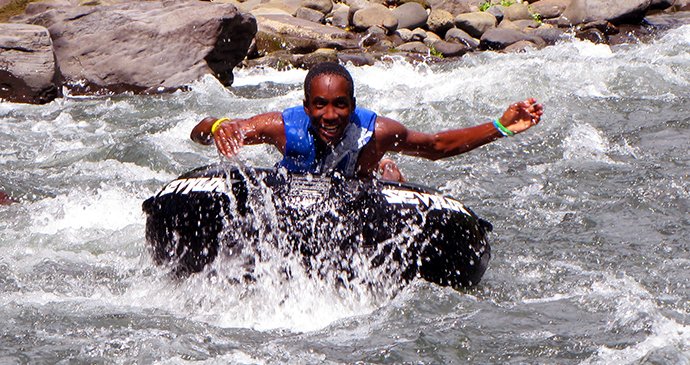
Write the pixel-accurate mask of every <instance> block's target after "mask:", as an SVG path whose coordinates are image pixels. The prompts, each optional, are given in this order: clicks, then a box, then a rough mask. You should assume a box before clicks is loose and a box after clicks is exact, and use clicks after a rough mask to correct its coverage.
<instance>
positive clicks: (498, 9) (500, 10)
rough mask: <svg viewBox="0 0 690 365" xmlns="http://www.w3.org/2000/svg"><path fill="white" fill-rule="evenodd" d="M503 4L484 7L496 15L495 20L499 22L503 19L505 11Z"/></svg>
mask: <svg viewBox="0 0 690 365" xmlns="http://www.w3.org/2000/svg"><path fill="white" fill-rule="evenodd" d="M505 9H506V8H505V6H492V7H489V8H488V9H486V12H487V13H489V14H491V15H493V16H495V17H496V22H497V23H500V22H501V21H502V20H503V14H504V13H505Z"/></svg>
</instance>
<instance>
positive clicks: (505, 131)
mask: <svg viewBox="0 0 690 365" xmlns="http://www.w3.org/2000/svg"><path fill="white" fill-rule="evenodd" d="M494 127H496V129H498V131H499V132H501V134H502V135H503V136H505V137H512V136H514V135H515V133H514V132H511V131H510V130H509V129H508V128H506V127H504V126H503V124H501V122H500V121H499V120H498V119H496V120H494Z"/></svg>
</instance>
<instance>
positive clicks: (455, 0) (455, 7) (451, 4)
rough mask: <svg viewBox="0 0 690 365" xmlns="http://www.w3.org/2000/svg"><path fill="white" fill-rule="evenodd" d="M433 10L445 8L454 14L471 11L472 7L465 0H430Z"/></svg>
mask: <svg viewBox="0 0 690 365" xmlns="http://www.w3.org/2000/svg"><path fill="white" fill-rule="evenodd" d="M429 5H431V10H432V11H433V10H445V11H447V12H449V13H451V14H452V15H453V16H456V15H459V14H463V13H469V12H470V7H469V5H468V4H467V2H466V1H464V0H429Z"/></svg>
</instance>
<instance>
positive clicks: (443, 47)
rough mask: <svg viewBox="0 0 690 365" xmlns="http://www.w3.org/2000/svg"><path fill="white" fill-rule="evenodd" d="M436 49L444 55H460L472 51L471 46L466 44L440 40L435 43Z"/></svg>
mask: <svg viewBox="0 0 690 365" xmlns="http://www.w3.org/2000/svg"><path fill="white" fill-rule="evenodd" d="M433 47H434V50H435V51H436V52H438V53H440V54H441V55H442V56H443V57H460V56H462V55H464V54H465V53H467V52H469V51H470V48H469V47H468V46H466V45H465V44H460V43H450V42H446V41H441V40H439V41H438V42H435V43H434V44H433Z"/></svg>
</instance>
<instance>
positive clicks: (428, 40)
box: [423, 32, 443, 47]
mask: <svg viewBox="0 0 690 365" xmlns="http://www.w3.org/2000/svg"><path fill="white" fill-rule="evenodd" d="M442 41H443V40H442V39H441V37H439V36H438V35H436V33H432V32H427V33H426V37H425V38H424V41H423V42H424V45H426V46H427V47H430V46H432V45H434V44H436V43H437V42H442Z"/></svg>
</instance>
